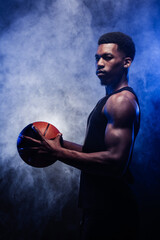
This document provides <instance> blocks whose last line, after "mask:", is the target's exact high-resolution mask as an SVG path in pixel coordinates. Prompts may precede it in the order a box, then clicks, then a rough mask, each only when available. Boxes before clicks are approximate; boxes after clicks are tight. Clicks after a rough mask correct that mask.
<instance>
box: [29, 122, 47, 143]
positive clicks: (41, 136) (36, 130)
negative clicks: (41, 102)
mask: <svg viewBox="0 0 160 240" xmlns="http://www.w3.org/2000/svg"><path fill="white" fill-rule="evenodd" d="M32 129H33V130H34V132H35V133H36V134H37V135H38V136H39V137H40V139H41V140H44V139H45V137H44V136H43V134H42V133H41V131H40V130H39V129H38V128H36V127H35V126H34V125H32Z"/></svg>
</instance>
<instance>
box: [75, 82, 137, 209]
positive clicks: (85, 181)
mask: <svg viewBox="0 0 160 240" xmlns="http://www.w3.org/2000/svg"><path fill="white" fill-rule="evenodd" d="M124 90H127V91H129V92H132V93H133V94H134V95H135V97H136V101H137V103H138V105H139V102H138V98H137V96H136V94H135V93H134V91H133V89H132V88H131V87H124V88H121V89H119V90H117V91H115V92H113V93H112V94H109V95H107V96H105V97H104V98H102V99H101V100H99V102H98V103H97V105H96V106H95V108H94V109H93V111H92V112H91V113H90V115H89V117H88V121H87V131H86V137H85V141H84V145H83V152H86V153H91V152H99V151H105V150H106V146H105V142H104V137H105V129H106V126H107V118H106V117H105V116H104V114H103V113H102V109H103V107H104V105H105V103H106V101H107V100H108V98H109V97H110V96H111V95H113V94H116V93H119V92H121V91H124ZM139 127H140V114H139V119H138V120H137V122H136V123H135V128H134V140H135V138H136V136H137V134H138V131H139ZM132 150H133V148H132ZM131 155H132V154H131ZM130 160H131V159H130ZM124 180H125V181H124ZM132 180H133V179H132V176H131V174H130V171H129V169H127V171H126V174H125V175H124V177H123V179H121V180H119V179H118V180H117V179H115V178H113V177H108V176H96V175H92V174H89V173H86V172H83V171H82V172H81V180H80V193H79V206H80V207H83V208H90V207H97V206H101V207H102V206H104V205H105V204H106V201H107V200H109V198H111V199H112V197H111V196H113V195H115V193H116V191H117V189H121V192H126V190H125V191H123V190H122V189H126V187H127V186H126V182H128V183H131V182H132ZM124 182H125V184H124ZM108 196H110V197H109V198H108ZM111 199H110V200H111ZM112 201H113V199H112Z"/></svg>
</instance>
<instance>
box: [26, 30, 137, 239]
mask: <svg viewBox="0 0 160 240" xmlns="http://www.w3.org/2000/svg"><path fill="white" fill-rule="evenodd" d="M134 55H135V46H134V43H133V41H132V39H131V38H130V37H129V36H127V35H125V34H123V33H120V32H112V33H107V34H104V35H102V36H101V37H100V39H99V41H98V49H97V53H96V55H95V57H96V64H97V71H96V74H97V76H98V78H99V79H100V81H101V85H103V86H105V88H106V96H105V97H104V98H102V99H101V100H100V101H99V102H98V103H97V105H96V107H95V108H94V109H93V111H92V112H91V114H90V116H89V118H88V124H87V131H86V137H85V141H84V145H83V146H80V145H78V144H75V143H71V142H68V141H65V140H63V144H62V145H63V146H61V144H60V142H61V141H60V139H61V135H59V136H57V137H56V138H55V140H47V139H45V137H44V136H42V135H41V133H39V132H38V130H37V129H36V130H37V132H38V134H39V135H40V137H41V141H38V140H34V139H31V138H29V137H26V138H27V139H28V141H34V142H36V143H37V148H34V149H31V150H34V151H37V154H44V153H45V154H49V156H53V157H54V158H55V157H56V159H59V160H60V161H62V162H64V163H66V164H69V165H70V166H73V167H76V168H78V169H80V170H81V182H80V196H79V206H80V207H81V208H82V209H83V211H84V214H83V221H82V233H81V239H83V240H98V239H100V240H103V239H109V240H111V239H112V240H116V239H117V240H125V239H127V240H131V239H137V238H136V233H137V208H136V203H135V201H134V198H133V196H132V193H131V190H130V188H129V183H131V180H132V177H131V174H130V172H129V168H128V167H129V164H130V160H131V155H132V151H133V145H134V142H135V138H136V136H137V134H138V130H139V123H140V113H139V104H138V99H137V97H136V95H135V93H134V91H133V90H132V88H130V87H129V86H128V69H129V67H130V65H131V63H132V61H133V59H134Z"/></svg>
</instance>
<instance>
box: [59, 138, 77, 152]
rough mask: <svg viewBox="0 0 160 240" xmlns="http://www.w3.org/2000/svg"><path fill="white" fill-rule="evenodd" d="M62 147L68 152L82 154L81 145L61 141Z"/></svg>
mask: <svg viewBox="0 0 160 240" xmlns="http://www.w3.org/2000/svg"><path fill="white" fill-rule="evenodd" d="M63 147H64V148H66V149H69V150H74V151H77V152H82V145H79V144H76V143H73V142H69V141H66V140H63Z"/></svg>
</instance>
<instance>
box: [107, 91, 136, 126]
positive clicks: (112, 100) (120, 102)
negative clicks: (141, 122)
mask: <svg viewBox="0 0 160 240" xmlns="http://www.w3.org/2000/svg"><path fill="white" fill-rule="evenodd" d="M103 110H104V114H105V115H106V117H107V119H108V121H110V122H114V123H115V124H118V125H124V126H126V125H128V124H129V125H130V124H133V121H134V120H135V119H136V117H137V114H138V112H139V107H138V104H137V101H136V97H135V95H134V94H133V93H131V92H129V91H122V92H119V93H116V94H113V95H112V96H110V97H109V99H108V101H107V102H106V104H105V106H104V109H103Z"/></svg>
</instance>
